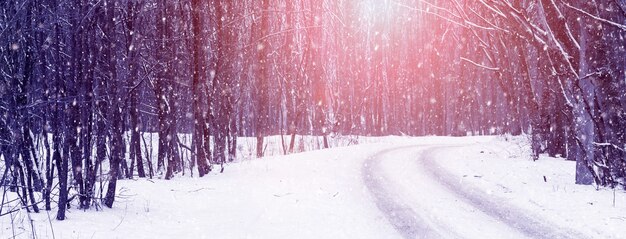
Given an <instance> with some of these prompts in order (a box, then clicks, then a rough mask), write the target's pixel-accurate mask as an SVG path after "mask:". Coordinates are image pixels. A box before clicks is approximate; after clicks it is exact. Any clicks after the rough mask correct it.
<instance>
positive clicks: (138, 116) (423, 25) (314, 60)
mask: <svg viewBox="0 0 626 239" xmlns="http://www.w3.org/2000/svg"><path fill="white" fill-rule="evenodd" d="M625 9H626V7H625V6H624V4H623V3H620V2H619V1H561V0H522V1H512V2H511V1H491V0H489V1H463V0H453V1H421V0H396V1H391V0H337V1H330V0H296V1H290V0H260V1H258V0H257V1H254V0H241V1H227V0H207V1H201V0H45V1H43V0H16V1H4V2H2V3H0V43H1V44H0V57H1V59H0V60H1V61H2V63H1V64H0V79H2V81H1V82H0V94H1V97H2V98H1V102H0V116H1V117H0V141H1V142H0V144H1V149H2V150H1V153H2V157H3V159H4V172H3V176H2V181H0V184H1V185H3V188H5V190H6V188H9V189H10V190H12V191H15V192H17V193H18V195H20V200H22V204H23V205H24V206H25V207H26V209H27V210H30V209H32V210H34V211H38V210H39V208H38V207H39V206H40V203H43V205H44V207H45V209H46V210H50V209H51V201H54V200H57V202H58V208H59V210H58V214H57V218H58V219H59V220H62V219H64V218H65V215H64V212H65V207H66V205H68V202H69V201H72V200H73V198H68V190H69V189H71V188H73V189H75V190H76V191H77V192H78V194H77V198H76V200H77V202H78V206H79V207H80V208H83V209H86V208H89V207H91V206H93V205H98V204H99V203H100V201H102V202H103V203H104V204H105V205H106V206H108V207H112V206H113V203H114V200H115V193H116V182H117V179H119V178H132V177H134V176H138V177H152V176H154V175H161V174H163V177H164V178H165V179H170V178H172V177H173V176H174V175H176V174H177V173H179V172H182V171H183V170H184V169H185V167H187V168H191V169H192V170H194V172H198V175H199V176H203V175H206V174H207V173H209V172H210V171H211V170H213V169H214V167H215V166H221V169H222V170H223V164H224V163H225V162H228V161H230V160H233V159H234V158H235V157H236V153H237V148H236V145H237V137H238V136H255V137H257V147H256V148H257V156H258V157H262V156H263V153H264V152H263V149H264V142H263V138H264V137H265V136H268V135H273V134H289V135H291V139H290V141H289V142H290V143H289V147H288V150H285V151H286V152H287V153H289V152H293V150H294V142H295V135H296V134H309V135H318V136H322V137H326V136H327V135H330V134H360V135H390V134H406V135H454V136H464V135H483V134H504V133H511V134H514V135H518V134H522V133H526V134H528V135H531V136H532V148H533V154H534V157H535V158H538V154H539V153H544V152H546V153H549V154H550V155H552V156H557V155H561V156H563V157H566V158H567V159H570V160H575V161H577V162H578V167H577V179H576V180H577V182H578V183H586V184H589V183H592V182H595V183H596V184H598V185H603V186H617V185H618V184H620V183H621V184H624V177H625V176H626V153H625V148H626V145H625V142H626V139H625V137H626V136H625V133H626V132H625V130H624V129H626V115H625V114H626V113H625V110H624V109H625V108H626V81H624V80H623V79H625V78H626V75H625V67H626V62H625V61H626V57H625V56H626V49H624V47H625V46H626V26H625V25H626V14H625V11H624V10H625ZM145 133H156V134H157V135H158V153H157V156H156V162H152V159H151V157H149V155H148V154H147V153H146V152H144V151H145V149H144V148H143V147H142V143H143V145H145V142H142V141H144V140H145V139H144V138H143V137H142V136H143V135H144V134H145ZM181 134H191V135H192V138H193V140H192V144H191V145H185V144H183V143H182V140H181V139H180V135H181ZM183 152H190V153H191V164H187V165H186V164H185V162H184V160H183V159H182V158H183V157H182V155H183ZM103 162H108V163H107V164H103ZM154 163H155V164H154ZM103 165H104V166H108V167H109V168H107V169H105V170H107V172H109V173H108V184H106V189H107V190H106V194H105V195H104V196H102V194H103V192H102V191H100V192H96V190H95V189H96V183H97V182H99V180H100V179H99V177H100V176H99V175H98V173H97V172H99V171H102V167H103ZM196 170H197V171H196ZM56 182H58V185H57V184H56ZM55 188H56V189H58V198H54V197H51V194H52V195H54V194H53V191H55ZM37 192H41V195H42V198H43V202H38V201H37V197H36V195H37ZM0 208H1V207H0ZM3 213H4V212H3V211H0V215H2V214H3Z"/></svg>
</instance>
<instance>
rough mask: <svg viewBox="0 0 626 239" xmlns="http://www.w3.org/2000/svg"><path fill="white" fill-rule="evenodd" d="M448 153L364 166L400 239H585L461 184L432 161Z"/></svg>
mask: <svg viewBox="0 0 626 239" xmlns="http://www.w3.org/2000/svg"><path fill="white" fill-rule="evenodd" d="M452 147H454V146H432V145H431V146H429V145H421V146H420V145H418V146H410V147H406V146H405V147H398V148H392V149H388V150H384V151H381V152H379V153H377V154H375V155H373V156H371V157H369V158H368V159H367V160H366V161H365V163H364V165H363V167H362V177H363V180H364V182H365V184H366V186H367V188H368V189H369V191H370V193H371V194H372V196H373V198H374V200H375V203H376V205H377V207H378V208H379V209H380V210H381V211H382V212H383V213H384V214H385V216H386V218H387V219H388V221H389V222H390V223H391V224H392V226H393V227H394V228H395V229H396V231H397V232H398V233H400V234H401V235H402V236H403V237H404V238H586V236H585V235H582V234H580V233H578V232H576V231H574V230H573V229H569V228H561V227H559V226H557V225H556V224H554V223H551V222H549V221H546V220H544V219H543V218H541V217H538V216H537V215H534V214H532V213H531V212H526V211H524V210H521V209H519V208H516V207H514V206H512V205H510V204H509V203H507V202H506V201H503V200H501V199H498V198H496V197H494V196H492V195H490V194H489V193H488V192H485V191H482V190H478V189H476V188H475V187H473V186H472V185H467V184H464V183H463V182H462V180H461V178H460V177H458V176H455V175H452V174H450V173H449V172H447V171H446V170H444V169H443V168H441V167H440V166H439V165H438V164H437V159H436V158H434V157H432V156H431V155H433V152H435V151H437V150H447V149H448V150H449V149H450V148H452Z"/></svg>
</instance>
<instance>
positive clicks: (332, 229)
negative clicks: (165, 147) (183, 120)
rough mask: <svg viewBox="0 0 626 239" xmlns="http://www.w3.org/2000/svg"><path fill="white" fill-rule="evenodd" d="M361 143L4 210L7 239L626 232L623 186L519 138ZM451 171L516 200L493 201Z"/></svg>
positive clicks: (496, 196) (1, 222)
mask: <svg viewBox="0 0 626 239" xmlns="http://www.w3.org/2000/svg"><path fill="white" fill-rule="evenodd" d="M505 139H507V140H508V141H505ZM240 142H244V141H240ZM366 142H370V143H366ZM374 142H377V143H374ZM360 143H361V144H359V145H355V146H349V147H337V148H332V149H327V150H318V151H311V152H305V153H299V154H292V155H288V156H272V157H268V158H263V159H253V160H251V159H244V160H241V161H239V162H237V163H233V164H230V165H228V166H227V168H226V171H225V172H224V173H223V174H219V173H214V174H211V175H209V176H206V177H204V178H189V177H177V178H176V179H174V180H171V181H163V180H144V179H140V180H134V181H129V180H123V181H121V182H120V184H119V187H120V190H119V192H120V193H119V194H120V197H119V198H118V201H117V203H116V205H115V207H114V209H103V210H101V211H93V210H92V211H86V212H84V211H80V210H77V209H71V210H70V211H69V212H68V214H67V217H68V219H67V220H66V221H62V222H60V221H55V220H54V219H53V220H51V221H50V220H49V219H48V218H49V217H50V218H54V213H56V210H53V211H52V212H50V216H49V217H48V215H47V214H46V213H45V211H44V212H43V213H40V214H30V215H29V216H28V215H26V213H23V212H21V213H18V214H13V216H12V217H8V216H4V217H0V238H12V237H13V235H14V234H15V235H17V238H32V237H33V235H32V230H30V228H31V225H34V228H35V230H34V231H35V233H36V235H35V237H36V238H107V239H108V238H402V237H403V236H404V237H411V236H419V235H425V236H431V237H452V238H456V237H467V238H502V237H506V238H515V237H526V236H530V237H536V235H535V236H533V235H534V234H533V233H524V232H523V229H524V227H525V225H526V226H527V225H533V224H532V223H534V222H535V221H541V222H546V223H549V224H547V225H551V226H552V225H553V226H555V227H558V228H562V229H563V230H564V231H567V233H564V234H563V235H565V236H572V235H581V236H582V237H585V236H586V237H596V238H607V237H614V238H619V237H620V235H622V237H626V227H624V226H623V225H625V224H626V221H625V220H626V219H625V218H624V212H626V198H625V196H626V194H625V193H624V192H623V191H617V192H616V193H615V199H616V201H615V207H613V191H610V190H606V189H601V190H600V191H596V190H595V188H594V187H593V186H577V185H574V184H573V173H574V163H573V162H566V161H563V160H559V159H549V158H542V160H540V161H537V162H532V161H531V160H529V158H528V157H527V156H525V155H527V153H526V150H527V147H528V146H527V145H525V143H524V141H523V140H521V138H504V137H465V138H448V137H423V138H409V137H385V138H378V139H375V140H374V139H371V140H364V139H363V140H361V142H360ZM405 146H416V147H405ZM402 147H404V148H402ZM440 174H441V175H443V176H445V178H443V179H442V178H440V176H441V175H440ZM543 176H546V179H547V182H544V179H543ZM450 178H452V179H454V181H455V182H458V183H459V184H462V185H463V186H465V187H466V188H467V189H468V190H469V189H476V190H474V192H479V193H474V194H471V195H469V196H470V197H477V198H479V199H482V198H485V200H486V201H487V202H488V203H492V202H494V201H499V200H501V202H502V205H506V206H494V207H493V208H494V209H493V211H491V212H490V210H485V208H488V209H491V208H492V207H491V206H489V204H488V203H483V205H478V206H477V205H476V204H477V203H476V202H474V201H472V199H473V198H470V199H467V198H464V197H462V196H463V194H462V193H455V192H452V190H450V187H453V186H455V185H451V184H455V183H450V182H449V181H450ZM456 186H458V185H456ZM478 204H480V203H478ZM503 207H504V208H505V209H511V210H513V212H515V213H514V214H516V213H517V214H523V215H532V216H538V217H539V218H535V219H534V220H535V221H532V220H531V221H530V222H522V224H525V225H522V226H521V227H516V226H515V225H510V222H507V221H506V220H501V218H498V211H501V210H502V208H503ZM481 210H484V211H486V212H483V211H481ZM620 214H621V215H620ZM29 217H30V218H32V223H31V221H30V220H29ZM11 218H14V221H13V222H11ZM415 228H418V229H419V228H421V229H423V230H413V229H415ZM545 230H549V229H545ZM572 233H573V234H572ZM576 233H580V234H576ZM53 235H54V236H53Z"/></svg>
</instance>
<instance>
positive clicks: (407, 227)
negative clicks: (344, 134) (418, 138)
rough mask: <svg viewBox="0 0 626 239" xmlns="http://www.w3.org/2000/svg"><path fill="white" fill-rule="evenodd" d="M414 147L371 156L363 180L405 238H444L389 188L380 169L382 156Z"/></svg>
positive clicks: (364, 165)
mask: <svg viewBox="0 0 626 239" xmlns="http://www.w3.org/2000/svg"><path fill="white" fill-rule="evenodd" d="M413 147H414V146H411V147H401V148H394V149H388V150H384V151H381V152H379V153H377V154H375V155H373V156H371V157H369V158H368V159H367V160H366V161H365V163H364V164H363V168H362V174H363V181H364V182H365V185H366V186H367V188H368V189H369V191H370V193H371V194H372V196H373V197H374V200H375V203H376V206H377V207H378V209H379V210H380V211H382V212H383V214H384V215H385V217H386V218H387V220H388V221H389V222H390V223H391V225H392V226H393V227H394V228H395V229H396V231H397V232H398V233H400V235H402V236H403V237H404V238H442V235H440V234H439V233H438V232H437V231H435V230H434V229H432V228H431V227H430V226H429V225H428V223H427V222H426V220H425V219H424V218H422V217H421V216H420V215H419V214H418V213H417V212H415V211H414V210H413V209H412V208H411V207H409V206H408V205H406V204H404V203H403V202H401V201H400V200H399V198H400V197H398V195H395V194H394V193H393V192H392V191H391V190H389V189H388V185H389V182H388V181H387V180H385V178H384V177H383V176H382V175H381V173H380V170H378V169H379V168H380V167H379V164H380V162H381V160H379V158H380V157H381V156H383V155H385V154H387V153H389V152H393V151H396V150H401V149H406V148H413Z"/></svg>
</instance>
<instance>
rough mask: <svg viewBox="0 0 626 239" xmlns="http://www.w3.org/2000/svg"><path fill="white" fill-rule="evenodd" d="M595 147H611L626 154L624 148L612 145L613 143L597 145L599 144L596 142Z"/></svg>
mask: <svg viewBox="0 0 626 239" xmlns="http://www.w3.org/2000/svg"><path fill="white" fill-rule="evenodd" d="M593 145H595V146H598V147H611V148H615V149H617V150H619V151H622V152H626V149H623V148H622V147H619V146H617V145H615V144H612V143H597V142H594V143H593Z"/></svg>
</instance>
